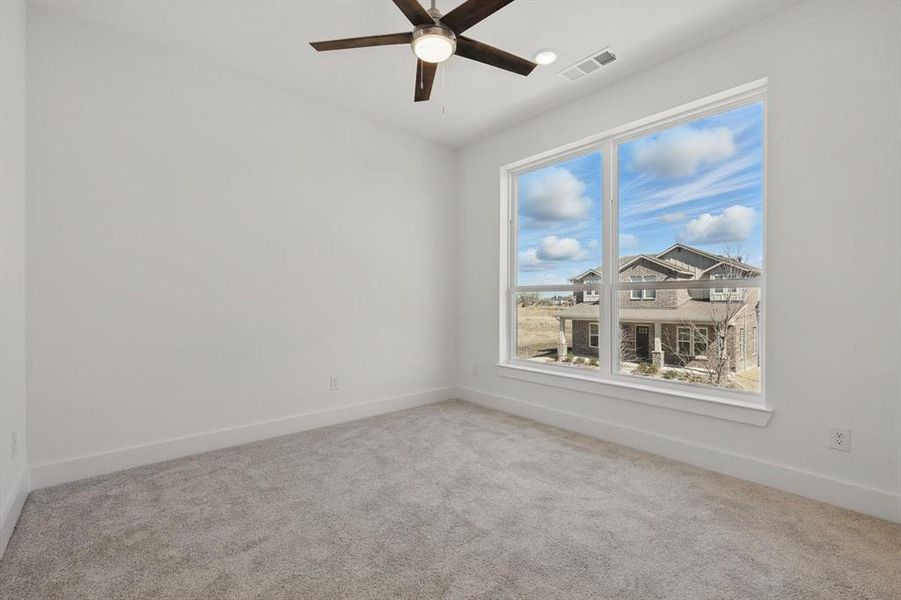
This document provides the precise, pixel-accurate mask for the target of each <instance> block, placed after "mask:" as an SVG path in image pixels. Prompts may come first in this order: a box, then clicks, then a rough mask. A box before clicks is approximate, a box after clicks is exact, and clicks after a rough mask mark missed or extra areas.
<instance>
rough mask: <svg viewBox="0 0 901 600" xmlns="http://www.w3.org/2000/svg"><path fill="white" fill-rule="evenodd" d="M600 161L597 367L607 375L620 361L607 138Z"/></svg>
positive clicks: (611, 146) (613, 198)
mask: <svg viewBox="0 0 901 600" xmlns="http://www.w3.org/2000/svg"><path fill="white" fill-rule="evenodd" d="M601 149H602V154H601V155H602V156H603V157H604V161H603V190H604V194H603V200H604V202H603V209H602V211H601V225H602V235H601V239H602V240H603V256H604V265H603V276H602V278H601V302H599V303H598V310H599V311H600V315H599V318H600V324H601V327H600V328H599V329H600V330H599V333H600V339H599V340H598V345H599V346H600V348H599V354H600V357H599V361H598V362H599V366H600V372H601V375H610V374H611V373H613V372H614V370H613V363H614V361H618V360H619V358H618V356H616V354H617V353H615V352H614V348H615V347H616V346H617V345H618V344H619V319H618V318H617V306H616V289H617V286H616V282H617V279H618V278H619V273H618V269H617V268H616V266H617V264H618V263H619V259H618V256H619V249H618V248H617V243H616V240H617V228H616V220H617V212H616V182H615V181H614V180H613V174H614V173H616V156H615V155H614V144H613V142H612V140H611V139H610V138H608V139H606V140H604V141H602V142H601Z"/></svg>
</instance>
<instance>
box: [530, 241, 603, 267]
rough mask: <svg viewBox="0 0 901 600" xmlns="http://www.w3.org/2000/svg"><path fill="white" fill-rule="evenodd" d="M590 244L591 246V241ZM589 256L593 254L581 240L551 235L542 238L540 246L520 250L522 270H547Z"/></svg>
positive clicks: (586, 258)
mask: <svg viewBox="0 0 901 600" xmlns="http://www.w3.org/2000/svg"><path fill="white" fill-rule="evenodd" d="M588 245H589V246H591V242H589V243H588ZM595 246H597V244H595ZM589 258H591V254H590V253H589V252H588V250H586V249H585V248H584V247H582V244H581V242H579V240H577V239H575V238H558V237H557V236H555V235H549V236H547V237H544V238H541V241H540V242H538V246H536V247H534V248H527V249H526V250H521V251H520V252H519V268H520V270H522V271H547V270H549V269H554V268H556V267H557V264H558V263H560V262H565V261H571V260H588V259H589Z"/></svg>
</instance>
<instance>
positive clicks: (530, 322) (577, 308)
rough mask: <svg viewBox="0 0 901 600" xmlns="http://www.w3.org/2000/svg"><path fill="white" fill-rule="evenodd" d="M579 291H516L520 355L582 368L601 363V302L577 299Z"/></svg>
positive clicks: (517, 339)
mask: <svg viewBox="0 0 901 600" xmlns="http://www.w3.org/2000/svg"><path fill="white" fill-rule="evenodd" d="M579 294H580V292H575V293H573V292H567V291H560V292H519V293H517V294H515V297H514V300H515V311H516V357H517V358H520V359H526V360H531V361H535V362H540V363H546V364H559V365H566V366H573V367H579V368H597V367H598V345H599V344H598V342H599V329H598V327H599V315H600V312H599V304H598V303H597V302H595V303H589V302H578V300H579V298H578V297H577V296H578V295H579ZM561 333H562V337H561Z"/></svg>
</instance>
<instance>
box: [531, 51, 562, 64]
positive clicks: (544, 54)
mask: <svg viewBox="0 0 901 600" xmlns="http://www.w3.org/2000/svg"><path fill="white" fill-rule="evenodd" d="M532 60H534V61H535V62H537V63H538V64H539V65H549V64H551V63H553V62H554V61H555V60H557V53H556V52H554V51H553V50H551V49H550V48H544V49H543V50H539V51H538V52H536V53H535V56H533V57H532Z"/></svg>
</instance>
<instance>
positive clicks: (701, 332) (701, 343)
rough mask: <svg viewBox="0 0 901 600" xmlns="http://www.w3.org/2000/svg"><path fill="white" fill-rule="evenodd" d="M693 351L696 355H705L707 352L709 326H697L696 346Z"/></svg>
mask: <svg viewBox="0 0 901 600" xmlns="http://www.w3.org/2000/svg"><path fill="white" fill-rule="evenodd" d="M691 353H692V354H693V355H695V356H704V355H706V354H707V328H706V327H695V335H694V348H692V350H691Z"/></svg>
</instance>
